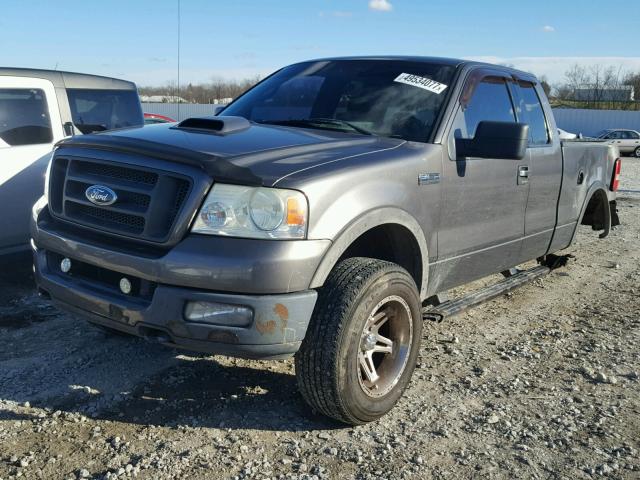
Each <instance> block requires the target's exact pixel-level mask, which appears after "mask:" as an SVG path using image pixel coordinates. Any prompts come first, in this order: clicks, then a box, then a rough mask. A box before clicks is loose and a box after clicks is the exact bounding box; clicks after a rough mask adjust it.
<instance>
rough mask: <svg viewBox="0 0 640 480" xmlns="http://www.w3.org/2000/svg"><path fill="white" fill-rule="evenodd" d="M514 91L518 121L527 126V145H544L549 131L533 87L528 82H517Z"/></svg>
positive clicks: (547, 141)
mask: <svg viewBox="0 0 640 480" xmlns="http://www.w3.org/2000/svg"><path fill="white" fill-rule="evenodd" d="M516 89H517V91H518V97H519V101H518V104H517V111H518V119H519V120H520V121H521V122H523V123H526V124H528V125H529V145H546V144H547V143H549V131H548V130H547V121H546V119H545V116H544V110H543V109H542V104H541V103H540V97H538V94H537V93H536V89H535V86H534V85H533V83H530V82H518V83H517V84H516Z"/></svg>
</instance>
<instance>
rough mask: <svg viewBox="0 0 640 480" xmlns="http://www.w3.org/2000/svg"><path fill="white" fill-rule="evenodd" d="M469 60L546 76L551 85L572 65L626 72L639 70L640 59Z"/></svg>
mask: <svg viewBox="0 0 640 480" xmlns="http://www.w3.org/2000/svg"><path fill="white" fill-rule="evenodd" d="M466 58H468V59H469V60H477V61H479V62H488V63H496V64H504V65H513V66H514V67H515V68H517V69H519V70H524V71H525V72H532V73H534V74H536V75H537V76H538V77H541V76H543V75H544V76H546V77H547V79H548V80H549V81H550V82H551V83H562V82H564V81H565V78H564V74H565V72H566V71H567V70H569V69H570V68H571V67H572V66H573V65H580V66H582V67H587V68H588V67H592V66H594V65H599V66H600V67H601V68H607V67H615V68H616V69H618V68H620V69H621V72H622V73H623V74H624V73H626V72H631V71H638V70H640V57H493V56H475V57H466Z"/></svg>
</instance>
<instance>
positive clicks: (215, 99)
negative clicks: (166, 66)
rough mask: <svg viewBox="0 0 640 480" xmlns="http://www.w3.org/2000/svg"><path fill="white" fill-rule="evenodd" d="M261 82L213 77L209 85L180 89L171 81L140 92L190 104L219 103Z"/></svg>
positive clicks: (257, 78) (252, 78)
mask: <svg viewBox="0 0 640 480" xmlns="http://www.w3.org/2000/svg"><path fill="white" fill-rule="evenodd" d="M259 81H260V77H259V76H255V77H251V78H246V79H243V80H226V79H223V78H219V77H213V78H212V79H211V80H210V81H209V82H207V83H200V84H193V83H189V84H188V85H186V86H183V87H180V88H179V89H178V86H177V84H176V82H174V81H170V82H167V83H166V84H165V85H164V86H161V87H140V88H139V92H140V95H149V96H151V95H158V96H162V97H169V98H170V99H171V98H175V97H180V98H183V99H184V100H185V101H187V102H190V103H219V102H220V101H228V99H231V98H236V97H237V96H239V95H241V94H242V93H244V92H245V91H247V90H248V89H249V88H251V87H252V86H253V85H255V84H256V83H257V82H259Z"/></svg>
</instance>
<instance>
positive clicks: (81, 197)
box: [49, 157, 193, 243]
mask: <svg viewBox="0 0 640 480" xmlns="http://www.w3.org/2000/svg"><path fill="white" fill-rule="evenodd" d="M93 185H102V186H106V187H109V188H110V189H112V190H113V191H114V192H115V193H116V195H117V201H116V202H115V203H113V204H112V205H95V204H94V203H92V202H91V201H90V200H89V199H88V198H87V196H86V194H85V192H86V190H87V189H88V188H89V187H91V186H93ZM192 185H193V182H192V180H191V179H190V178H189V177H186V176H183V175H179V174H176V173H172V172H167V171H163V170H154V169H150V168H145V167H137V166H136V167H134V166H131V165H124V164H115V163H105V162H103V161H100V160H94V159H86V158H82V159H79V158H75V157H72V158H67V157H56V158H54V160H53V164H52V168H51V175H50V184H49V207H50V209H51V212H52V214H53V215H54V216H55V217H57V218H60V219H62V220H66V221H69V222H73V223H76V224H79V225H83V226H86V227H91V228H92V230H99V231H105V232H109V233H114V234H118V235H125V236H128V237H133V238H136V239H140V240H145V241H150V242H157V243H162V242H165V241H166V240H167V238H168V237H169V235H170V233H171V231H172V228H173V226H174V223H175V221H176V218H177V216H178V214H179V213H180V211H181V209H182V207H183V206H184V204H185V202H186V201H187V198H188V196H189V192H190V191H191V188H192Z"/></svg>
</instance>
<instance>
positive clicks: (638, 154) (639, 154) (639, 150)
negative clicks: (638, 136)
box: [633, 147, 640, 158]
mask: <svg viewBox="0 0 640 480" xmlns="http://www.w3.org/2000/svg"><path fill="white" fill-rule="evenodd" d="M633 156H634V157H636V158H640V147H637V148H636V149H635V150H634V151H633Z"/></svg>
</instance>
